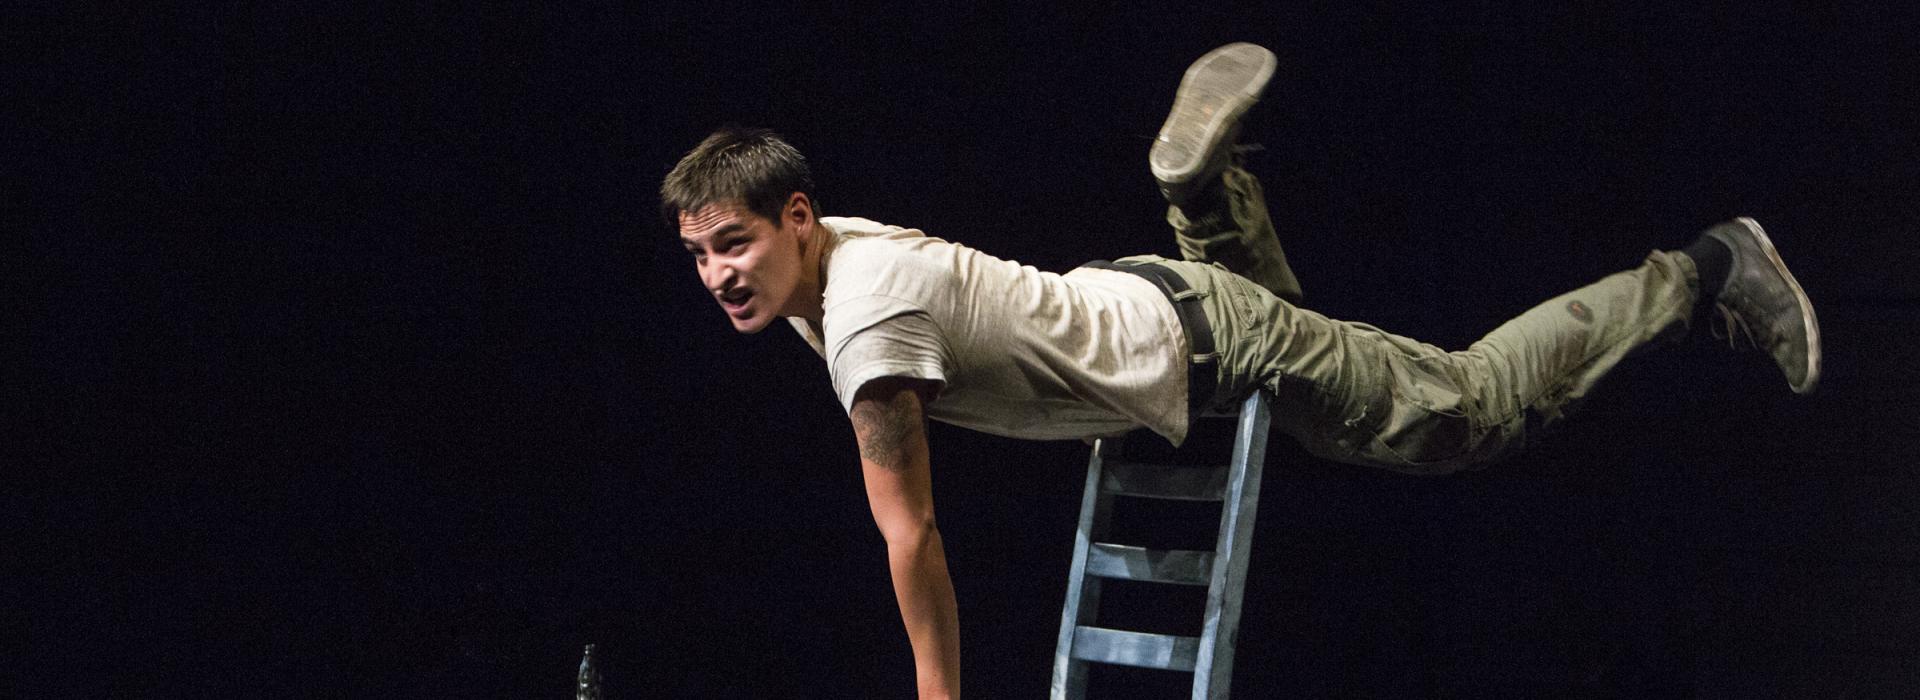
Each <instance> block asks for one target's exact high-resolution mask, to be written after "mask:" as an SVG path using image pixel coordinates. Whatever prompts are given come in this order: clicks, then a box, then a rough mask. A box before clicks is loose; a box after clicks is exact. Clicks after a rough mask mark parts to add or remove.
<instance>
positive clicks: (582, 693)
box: [573, 644, 600, 700]
mask: <svg viewBox="0 0 1920 700" xmlns="http://www.w3.org/2000/svg"><path fill="white" fill-rule="evenodd" d="M574 685H575V689H574V692H573V700H600V669H599V668H597V667H595V666H594V665H593V645H592V644H588V645H587V653H586V655H584V656H581V657H580V675H579V676H578V677H576V678H575V684H574Z"/></svg>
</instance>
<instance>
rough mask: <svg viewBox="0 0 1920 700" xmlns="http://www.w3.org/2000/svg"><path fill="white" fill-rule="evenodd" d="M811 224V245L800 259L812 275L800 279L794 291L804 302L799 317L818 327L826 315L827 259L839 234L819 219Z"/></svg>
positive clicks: (837, 241)
mask: <svg viewBox="0 0 1920 700" xmlns="http://www.w3.org/2000/svg"><path fill="white" fill-rule="evenodd" d="M813 226H814V235H813V241H812V245H809V246H807V250H806V251H805V253H804V256H805V259H804V260H802V261H801V264H802V265H804V266H806V269H808V270H812V271H813V276H812V279H811V280H810V281H802V283H801V285H800V289H798V290H795V293H797V294H800V295H802V298H801V303H803V304H805V306H803V307H802V308H801V309H800V314H799V318H802V319H805V320H806V321H807V322H808V323H809V324H811V325H812V326H813V327H814V328H815V329H818V328H819V327H820V323H821V318H823V317H824V316H825V315H826V311H825V308H824V304H825V301H826V300H825V295H826V290H827V259H828V258H829V257H830V256H832V254H833V249H834V247H835V246H836V245H837V244H838V243H839V242H840V236H839V234H837V233H835V232H834V231H833V229H830V228H827V225H826V224H823V223H820V220H819V219H814V221H813ZM809 282H810V283H809Z"/></svg>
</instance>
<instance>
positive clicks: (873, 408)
mask: <svg viewBox="0 0 1920 700" xmlns="http://www.w3.org/2000/svg"><path fill="white" fill-rule="evenodd" d="M912 401H913V395H912V394H910V393H908V392H904V391H902V392H895V393H894V394H893V396H892V397H891V398H889V399H887V400H886V401H884V402H882V401H858V402H855V403H854V405H853V413H852V415H851V417H852V418H853V433H854V436H855V437H857V438H859V440H860V457H861V458H862V459H865V460H867V461H869V462H873V463H874V464H878V465H880V466H882V467H886V468H888V469H893V470H898V469H900V468H902V467H904V466H905V465H906V461H907V454H906V451H907V445H908V438H910V437H911V436H912V435H913V428H914V427H915V426H914V423H915V422H914V421H913V420H911V419H909V418H908V417H907V414H908V413H910V412H911V411H910V409H911V408H912V403H911V402H912ZM922 427H923V428H924V425H922Z"/></svg>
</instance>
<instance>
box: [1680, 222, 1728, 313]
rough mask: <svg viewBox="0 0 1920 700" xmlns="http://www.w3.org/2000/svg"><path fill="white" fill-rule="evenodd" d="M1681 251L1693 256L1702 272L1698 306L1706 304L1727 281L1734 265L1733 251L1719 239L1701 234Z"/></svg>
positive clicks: (1694, 264) (1695, 263) (1696, 266)
mask: <svg viewBox="0 0 1920 700" xmlns="http://www.w3.org/2000/svg"><path fill="white" fill-rule="evenodd" d="M1680 252H1681V253H1684V254H1685V255H1686V256H1687V257H1689V258H1693V267H1694V269H1695V270H1698V271H1699V272H1700V301H1699V303H1698V304H1697V305H1696V306H1706V305H1707V304H1708V303H1709V302H1712V301H1713V299H1714V296H1715V295H1718V294H1719V293H1720V286H1721V285H1723V284H1726V282H1727V270H1728V269H1729V268H1731V267H1732V266H1733V251H1731V250H1728V249H1727V244H1725V243H1721V242H1720V241H1719V239H1716V238H1714V237H1712V236H1708V235H1706V234H1701V236H1700V237H1699V238H1696V239H1694V240H1693V243H1692V244H1691V245H1688V246H1687V247H1685V248H1682V249H1680Z"/></svg>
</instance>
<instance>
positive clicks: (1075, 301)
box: [788, 217, 1188, 444]
mask: <svg viewBox="0 0 1920 700" xmlns="http://www.w3.org/2000/svg"><path fill="white" fill-rule="evenodd" d="M820 223H822V224H824V225H825V226H826V227H827V229H828V230H830V231H832V232H833V233H834V234H835V236H834V244H833V245H832V246H830V247H829V249H828V250H827V251H826V253H825V254H824V256H823V260H822V262H821V267H822V269H823V271H824V274H825V289H824V297H825V298H824V300H823V308H824V309H825V316H824V318H823V320H822V323H821V328H820V329H819V331H818V333H816V331H815V329H813V328H809V327H808V324H807V322H806V321H804V320H802V319H798V318H791V319H788V320H789V321H791V322H792V323H793V326H794V328H795V329H796V330H798V331H799V332H800V336H801V337H802V338H805V339H806V340H807V342H808V343H809V344H811V345H812V346H813V348H814V349H815V350H817V351H819V352H820V355H821V356H822V357H824V358H826V361H827V370H828V372H829V374H831V376H832V378H833V388H834V391H835V393H837V394H838V395H839V397H840V403H841V405H842V407H844V408H846V409H848V410H849V411H850V410H851V409H852V406H853V395H854V392H856V391H858V390H859V389H860V387H861V385H863V384H865V383H866V382H868V381H871V380H873V379H877V378H880V377H888V376H900V377H912V378H917V379H927V380H933V381H936V382H939V383H940V384H941V385H942V386H941V389H940V393H939V395H938V397H937V398H935V399H934V401H933V402H932V403H931V404H930V405H929V406H928V407H927V415H928V417H930V418H932V419H934V420H938V421H941V422H945V423H951V424H954V425H958V426H962V427H965V428H971V429H974V430H979V431H982V432H986V433H992V434H995V435H1003V436H1007V437H1015V438H1026V439H1033V440H1055V439H1071V438H1081V437H1088V436H1094V435H1103V434H1111V433H1115V432H1120V431H1124V430H1130V429H1133V428H1138V427H1142V426H1144V427H1147V428H1150V429H1152V430H1153V431H1154V432H1156V433H1159V434H1161V435H1163V436H1166V437H1167V439H1169V440H1171V441H1173V442H1174V443H1176V444H1178V443H1180V442H1182V441H1183V440H1185V438H1186V432H1187V364H1186V357H1187V354H1188V350H1187V347H1188V346H1187V339H1186V334H1185V332H1184V331H1183V330H1182V329H1181V327H1180V320H1179V318H1178V316H1176V315H1175V314H1174V311H1173V306H1172V305H1171V304H1170V303H1168V302H1167V299H1166V297H1165V296H1164V295H1163V294H1162V293H1161V292H1160V290H1159V288H1157V287H1155V286H1154V285H1153V283H1152V282H1149V281H1147V280H1145V279H1142V278H1140V277H1138V276H1135V275H1131V274H1127V273H1125V272H1116V271H1113V270H1097V269H1086V268H1082V269H1077V270H1074V271H1072V272H1069V273H1067V274H1065V275H1059V274H1054V273H1051V272H1041V271H1039V270H1036V269H1034V268H1033V267H1031V266H1026V265H1021V264H1019V263H1016V262H1012V261H1008V260H1001V259H998V258H995V257H993V256H990V255H987V254H985V253H981V252H980V251H977V250H974V249H972V248H968V247H966V246H963V245H959V244H956V243H949V242H947V241H944V240H941V239H938V238H931V237H928V236H927V235H926V234H924V233H921V232H920V231H917V230H913V229H903V228H900V227H897V226H887V225H884V224H880V223H877V222H874V221H869V220H866V219H857V218H842V217H822V218H821V219H820Z"/></svg>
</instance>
